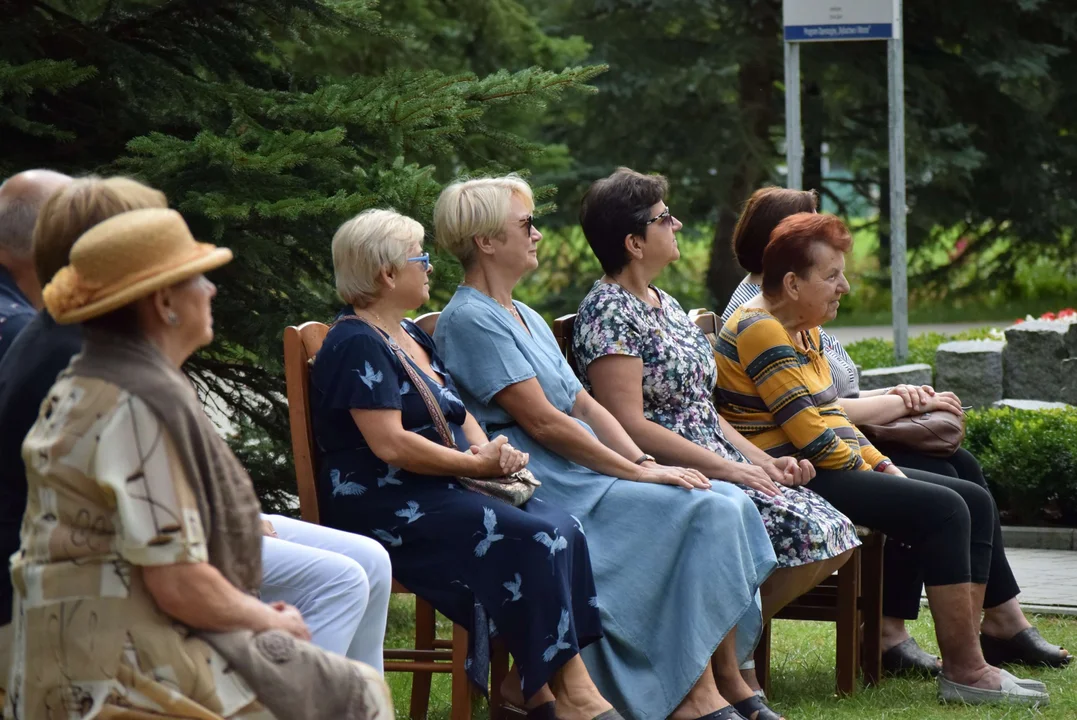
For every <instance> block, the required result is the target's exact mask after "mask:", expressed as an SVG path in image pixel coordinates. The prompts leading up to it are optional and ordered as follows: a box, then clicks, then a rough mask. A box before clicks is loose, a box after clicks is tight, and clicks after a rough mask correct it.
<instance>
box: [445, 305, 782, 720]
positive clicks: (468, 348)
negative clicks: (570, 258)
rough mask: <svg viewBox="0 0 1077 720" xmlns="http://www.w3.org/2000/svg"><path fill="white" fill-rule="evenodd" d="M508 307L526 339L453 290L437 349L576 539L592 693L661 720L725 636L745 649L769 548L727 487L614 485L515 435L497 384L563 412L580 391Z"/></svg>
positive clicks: (512, 324) (522, 309) (537, 332)
mask: <svg viewBox="0 0 1077 720" xmlns="http://www.w3.org/2000/svg"><path fill="white" fill-rule="evenodd" d="M516 309H517V311H518V312H519V313H520V315H521V317H522V318H523V320H524V322H525V323H526V324H527V326H528V328H529V329H530V331H531V333H528V332H527V330H524V328H523V327H521V326H520V324H519V323H517V322H516V320H515V319H514V318H513V317H512V315H511V314H510V313H509V312H508V310H506V309H505V308H503V307H501V306H500V305H498V304H497V303H496V302H495V301H494V300H492V299H491V298H489V297H487V296H486V295H484V294H482V293H480V292H479V291H477V290H474V289H473V288H469V287H460V288H459V289H458V290H457V292H456V294H455V295H454V296H453V298H452V300H451V301H450V302H449V304H448V305H447V306H446V307H445V309H444V311H443V312H442V313H441V317H440V318H439V319H438V324H437V329H436V331H435V333H434V340H435V343H436V345H437V348H438V352H439V354H440V355H441V358H442V360H443V362H444V363H445V365H446V368H447V370H448V371H449V373H451V374H452V376H453V378H454V379H455V381H456V384H457V388H458V389H459V390H460V391H461V397H462V399H463V401H464V404H465V405H466V406H467V408H468V410H470V411H471V413H472V414H473V415H474V416H475V417H476V419H477V420H478V421H479V422H480V423H482V424H483V425H484V426H486V427H488V428H493V429H494V432H493V433H492V434H493V435H495V436H496V435H499V434H500V435H505V436H507V437H508V439H509V442H510V443H512V444H513V445H514V446H515V447H517V448H519V449H520V450H523V451H525V452H528V453H530V454H531V462H530V465H529V467H530V469H531V471H532V472H533V473H534V474H535V476H536V477H537V478H538V479H539V480H541V481H542V487H540V488H539V489H538V491H537V492H536V494H535V497H536V498H537V499H539V500H542V501H544V502H548V503H553V504H556V505H558V506H560V507H561V508H563V509H564V510H567V511H568V512H569V513H571V514H572V515H573V516H575V518H576V520H578V521H579V523H580V525H581V526H582V528H583V530H584V532H585V533H586V535H587V542H588V547H589V548H590V552H591V566H592V569H593V572H594V578H595V585H596V587H597V589H598V603H599V609H600V610H601V616H602V629H603V632H604V637H603V639H602V640H600V641H599V642H596V643H594V644H592V645H590V646H588V647H587V648H585V649H584V650H583V652H582V656H583V659H584V662H585V663H586V664H587V669H588V670H589V671H590V673H591V677H592V678H593V679H594V681H595V684H596V685H597V686H598V688H599V690H600V691H601V692H602V694H603V696H605V698H606V699H607V700H609V701H610V702H611V703H612V704H613V705H614V706H615V707H616V708H617V709H618V710H619V711H620V712H621V713H622V714H623V715H624V716H625V717H626V718H633V719H638V720H661V719H662V718H665V717H667V716H668V715H669V714H670V713H671V712H672V711H673V710H674V709H675V708H676V707H677V705H678V704H680V702H681V700H682V699H683V698H684V697H685V695H687V694H688V691H689V690H690V689H691V688H692V686H693V685H694V684H695V683H696V681H697V680H698V679H699V678H700V676H701V675H702V674H703V671H704V670H705V669H707V667H708V663H709V661H710V657H711V655H712V654H713V653H714V650H715V648H717V646H718V644H719V643H720V642H721V641H722V638H724V637H725V636H726V635H727V634H728V633H729V632H730V630H732V629H733V628H734V627H736V628H737V648H738V655H739V656H740V659H744V658H746V657H747V656H748V654H749V653H750V652H751V649H752V648H753V647H754V645H755V643H756V641H757V639H758V637H759V632H760V629H761V624H762V619H761V616H760V611H759V604H758V596H757V591H758V588H759V585H760V584H761V583H762V582H763V581H764V580H766V578H767V576H768V575H770V573H771V572H772V571H773V570H774V568H775V566H776V559H775V556H774V550H773V548H772V546H771V542H770V538H769V537H768V536H767V531H766V529H765V528H764V527H763V522H762V520H761V519H760V517H759V512H758V511H757V510H756V508H755V505H754V504H753V503H752V501H751V500H750V499H749V498H748V497H747V496H746V495H745V494H744V493H743V492H741V491H740V490H739V489H737V488H736V487H734V486H732V485H730V484H728V483H715V484H714V485H712V490H710V491H704V490H691V491H689V490H685V489H682V488H676V487H672V486H668V485H655V484H648V483H637V482H632V481H627V480H619V479H617V478H613V477H609V476H607V475H601V474H599V473H596V472H593V471H591V470H588V469H587V468H584V467H582V466H580V465H576V464H575V463H573V462H570V461H569V460H566V459H565V458H563V457H561V456H560V455H557V454H556V453H554V452H551V451H549V450H547V449H546V448H545V447H543V446H542V445H540V444H539V443H538V442H537V441H535V440H534V439H533V438H532V437H531V436H529V435H528V434H527V433H526V432H524V430H523V429H522V428H520V427H519V426H518V425H515V424H513V420H512V418H511V417H510V416H509V415H508V414H507V413H506V412H505V411H504V410H503V409H501V407H500V406H498V405H497V403H496V402H495V401H494V399H493V398H494V395H496V394H497V393H498V392H500V391H501V390H503V389H504V388H506V387H508V386H509V385H513V384H515V383H518V382H522V381H524V380H528V379H530V378H537V379H538V381H539V383H540V385H541V386H542V389H543V391H544V392H545V395H546V399H547V400H549V402H550V403H551V404H552V405H553V406H554V407H556V408H557V409H559V410H561V411H562V412H565V413H568V412H570V411H571V409H572V406H573V404H574V403H575V401H576V396H577V394H578V393H579V392H580V390H581V389H582V386H581V385H580V382H579V380H577V379H576V377H575V375H573V373H572V370H571V368H570V367H569V365H568V363H567V362H566V361H565V359H564V358H563V357H562V355H561V353H560V351H559V350H558V348H557V342H556V340H555V339H554V337H553V333H552V332H551V331H550V329H549V327H548V326H547V325H546V322H545V321H544V320H543V319H542V317H541V316H540V315H538V313H536V312H534V311H533V310H531V309H530V308H529V307H527V306H526V305H524V304H522V303H516ZM580 424H581V425H582V426H583V427H584V428H585V429H586V430H587V431H588V432H591V429H590V428H589V427H588V426H587V425H586V424H584V423H580ZM501 426H504V427H501Z"/></svg>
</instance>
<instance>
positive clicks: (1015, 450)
mask: <svg viewBox="0 0 1077 720" xmlns="http://www.w3.org/2000/svg"><path fill="white" fill-rule="evenodd" d="M966 427H967V433H966V436H965V445H964V447H965V449H967V450H969V451H970V452H971V453H972V454H974V455H975V456H976V457H977V458H978V459H979V461H980V464H981V465H982V466H983V469H984V475H985V476H986V478H987V482H988V484H989V485H990V486H991V492H992V493H993V494H994V496H995V500H996V502H997V503H998V506H999V511H1000V512H1001V513H1002V522H1003V524H1006V525H1066V526H1077V408H1073V409H1072V410H1071V409H1066V410H1014V409H1012V408H993V409H988V410H970V411H969V412H968V414H967V422H966Z"/></svg>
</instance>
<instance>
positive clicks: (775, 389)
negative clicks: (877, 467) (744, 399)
mask: <svg viewBox="0 0 1077 720" xmlns="http://www.w3.org/2000/svg"><path fill="white" fill-rule="evenodd" d="M737 352H738V355H739V356H740V363H741V365H742V366H743V367H744V370H745V372H746V373H747V375H748V377H749V378H750V379H751V380H752V382H753V383H755V386H756V389H757V390H758V392H759V397H760V398H761V399H762V400H763V402H764V403H766V405H767V408H768V409H769V410H770V413H771V415H772V416H773V417H774V422H775V423H776V424H777V425H780V426H781V428H782V430H783V431H785V434H786V436H787V437H788V438H789V441H790V442H792V443H793V445H795V446H796V447H797V449H798V450H800V453H801V456H802V457H804V458H807V459H808V460H809V461H811V463H812V464H813V465H815V467H817V468H819V469H826V470H866V469H867V467H866V465H865V463H864V460H863V459H862V458H861V457H860V455H859V454H857V453H855V452H853V450H852V448H850V447H849V446H848V445H846V444H845V442H843V441H842V439H841V438H840V437H838V436H837V434H836V433H835V432H834V430H832V429H831V428H830V426H828V425H827V423H826V421H825V420H824V419H823V417H822V415H821V414H820V412H819V408H818V407H817V406H816V404H815V400H814V398H813V397H812V393H811V389H810V388H811V383H810V379H809V377H808V371H806V370H805V369H804V367H802V366H801V365H800V362H799V360H798V359H797V351H796V348H794V347H793V346H792V345H790V344H789V338H788V334H787V333H786V332H785V329H784V328H782V326H781V324H780V323H779V322H778V321H777V320H774V319H771V318H767V319H762V320H758V321H756V322H754V323H752V324H751V325H749V326H748V327H746V328H744V330H742V331H741V332H740V333H739V334H738V335H737Z"/></svg>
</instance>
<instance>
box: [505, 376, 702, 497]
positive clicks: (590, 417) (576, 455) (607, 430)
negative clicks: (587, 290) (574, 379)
mask: <svg viewBox="0 0 1077 720" xmlns="http://www.w3.org/2000/svg"><path fill="white" fill-rule="evenodd" d="M494 399H495V400H496V401H497V403H498V404H499V405H500V406H501V407H502V408H504V409H505V411H506V412H507V413H508V414H509V415H511V416H512V418H513V419H514V420H515V421H516V422H517V423H519V424H520V427H522V428H523V429H524V430H525V431H526V432H527V434H528V435H530V436H531V437H533V438H534V439H535V440H536V441H537V442H538V443H539V444H540V445H542V446H543V447H545V448H548V449H549V450H551V451H553V452H555V453H557V454H558V455H561V456H562V457H565V458H567V459H569V460H571V461H572V462H574V463H577V464H578V465H582V466H584V467H586V468H588V469H590V470H594V471H595V472H597V473H601V474H603V475H610V476H612V477H616V478H621V479H622V480H640V481H643V482H662V483H668V484H675V485H681V486H682V487H688V488H691V487H707V486H709V483H708V482H706V478H704V477H703V476H702V475H699V473H693V472H691V471H684V472H675V471H679V470H680V469H679V468H663V467H661V466H655V465H653V464H651V463H645V465H647V467H643V466H640V465H636V464H635V463H634V462H633V461H634V460H635V459H636V458H638V457H639V456H640V455H642V454H643V451H642V450H640V449H639V447H638V446H637V445H636V444H635V443H634V442H632V438H630V437H628V434H627V433H626V432H625V431H624V428H622V427H621V426H620V425H618V424H617V421H616V420H615V419H614V418H613V416H612V415H610V414H609V413H608V412H606V410H605V409H604V408H602V406H601V405H599V404H598V403H596V402H595V401H594V399H593V398H592V397H591V396H590V395H588V394H587V393H586V392H585V391H583V390H581V391H580V392H579V394H578V395H577V396H576V403H575V405H574V406H573V408H572V415H571V416H569V415H566V414H565V413H563V412H561V411H560V410H558V409H557V408H555V407H554V406H553V405H551V404H550V401H549V400H547V399H546V394H545V393H544V392H543V391H542V386H541V385H539V382H538V380H536V379H535V378H531V379H529V380H524V381H522V382H518V383H514V384H512V385H509V386H508V387H506V388H504V389H503V390H501V391H500V392H498V393H497V395H495V396H494ZM574 417H575V418H579V419H580V420H583V421H584V422H586V423H587V424H588V425H591V428H592V429H593V430H594V431H595V435H597V436H598V437H599V438H602V439H601V440H599V439H597V438H596V437H595V436H593V435H591V433H589V432H587V431H586V430H584V429H583V428H582V427H580V425H579V423H577V422H576V421H575V420H573V418H574ZM592 421H594V423H596V424H592ZM604 443H609V444H610V447H607V445H606V444H604ZM629 458H631V459H629ZM675 476H676V477H675Z"/></svg>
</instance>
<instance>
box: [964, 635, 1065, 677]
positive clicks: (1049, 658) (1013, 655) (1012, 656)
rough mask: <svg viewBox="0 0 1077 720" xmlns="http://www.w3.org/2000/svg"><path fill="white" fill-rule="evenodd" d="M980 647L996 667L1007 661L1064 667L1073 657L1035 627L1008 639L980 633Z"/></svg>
mask: <svg viewBox="0 0 1077 720" xmlns="http://www.w3.org/2000/svg"><path fill="white" fill-rule="evenodd" d="M980 649H982V650H983V653H984V660H986V661H987V662H988V664H989V665H994V666H996V667H997V666H999V665H1002V664H1005V663H1016V664H1020V665H1049V666H1051V667H1063V666H1065V665H1069V663H1070V660H1072V659H1073V656H1072V655H1070V654H1069V653H1066V652H1065V651H1064V650H1063V648H1061V647H1059V646H1058V645H1052V644H1051V643H1049V642H1047V641H1046V640H1044V639H1043V636H1042V635H1040V631H1039V630H1037V629H1036V628H1034V627H1030V628H1025V629H1024V630H1022V631H1021V632H1019V633H1017V634H1016V635H1014V636H1013V637H1012V638H1009V639H1008V640H1007V639H1004V638H997V637H994V636H992V635H985V634H983V633H980Z"/></svg>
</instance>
